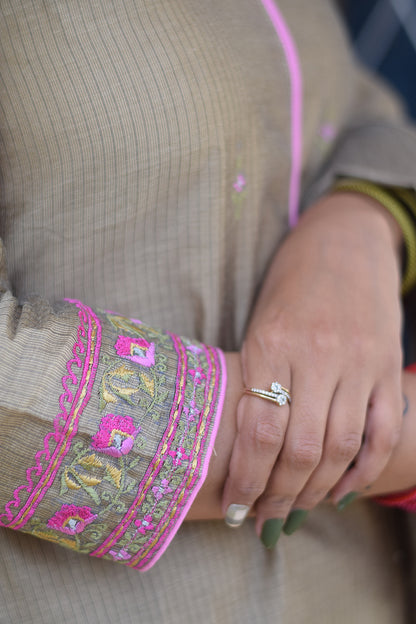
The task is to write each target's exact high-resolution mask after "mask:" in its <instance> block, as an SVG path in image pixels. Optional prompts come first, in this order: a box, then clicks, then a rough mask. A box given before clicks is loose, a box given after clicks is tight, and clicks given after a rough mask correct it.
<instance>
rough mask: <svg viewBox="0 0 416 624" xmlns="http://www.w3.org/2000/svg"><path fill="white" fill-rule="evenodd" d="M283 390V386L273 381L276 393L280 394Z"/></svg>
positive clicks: (273, 390) (273, 388) (273, 389)
mask: <svg viewBox="0 0 416 624" xmlns="http://www.w3.org/2000/svg"><path fill="white" fill-rule="evenodd" d="M281 391H282V386H281V385H280V384H279V383H278V382H277V381H274V382H273V383H272V392H275V393H276V394H280V393H281Z"/></svg>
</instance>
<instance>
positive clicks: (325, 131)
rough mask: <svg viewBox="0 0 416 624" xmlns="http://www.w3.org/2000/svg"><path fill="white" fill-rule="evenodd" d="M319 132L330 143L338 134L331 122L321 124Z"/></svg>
mask: <svg viewBox="0 0 416 624" xmlns="http://www.w3.org/2000/svg"><path fill="white" fill-rule="evenodd" d="M319 134H320V135H321V137H322V138H323V140H324V141H326V142H327V143H330V142H331V141H333V140H334V139H335V137H336V135H337V132H336V130H335V128H334V126H333V124H331V123H325V124H323V125H322V126H321V128H320V130H319Z"/></svg>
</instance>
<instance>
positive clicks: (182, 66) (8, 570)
mask: <svg viewBox="0 0 416 624" xmlns="http://www.w3.org/2000/svg"><path fill="white" fill-rule="evenodd" d="M273 7H277V8H278V9H279V10H280V11H281V13H280V12H279V11H278V12H277V13H276V12H274V11H273ZM0 17H1V19H0V58H1V83H0V84H1V140H2V148H1V155H0V158H1V161H0V163H1V220H0V231H1V238H2V240H3V243H4V247H5V249H6V253H7V264H8V285H5V278H4V277H3V285H4V294H3V297H2V300H1V305H0V311H1V323H0V335H1V347H2V353H3V357H2V358H1V365H0V366H1V375H0V377H1V396H0V407H1V410H0V423H1V431H0V466H1V473H2V482H1V484H0V502H1V504H2V508H4V506H5V504H6V503H7V502H8V501H10V500H12V493H13V491H14V490H15V488H16V486H17V485H18V484H19V483H22V481H20V482H19V480H18V479H20V478H22V475H23V476H24V475H25V471H26V470H27V469H28V467H30V466H32V465H33V458H34V457H35V455H36V453H37V452H39V449H42V445H43V440H44V427H45V426H47V424H48V422H49V420H50V419H53V417H54V415H56V404H57V401H58V398H59V390H60V383H61V379H62V375H63V374H64V372H65V365H66V363H67V359H65V353H64V349H65V348H64V347H62V346H61V343H62V342H63V339H62V336H64V337H65V339H67V340H69V339H68V336H69V335H71V332H72V333H73V332H74V328H75V329H76V327H77V325H76V323H77V322H78V317H77V316H75V315H74V314H72V316H71V313H70V312H64V313H63V315H62V313H60V314H59V315H58V317H57V316H56V315H55V313H53V312H52V311H51V309H50V308H49V307H48V304H47V303H46V302H49V303H50V304H52V305H54V304H55V303H56V302H57V301H58V300H60V299H62V298H69V299H76V300H80V301H82V302H83V303H84V304H85V306H88V309H90V308H91V309H93V310H96V309H104V310H116V311H118V312H120V313H122V314H124V315H126V316H131V317H134V318H137V317H139V318H140V319H141V320H142V321H145V322H147V323H150V324H151V325H152V326H155V327H162V328H164V329H166V330H169V331H171V332H175V333H176V334H180V335H183V336H188V337H189V338H191V339H192V340H201V341H203V342H205V343H208V344H213V345H215V346H218V347H221V348H222V349H224V350H237V349H238V348H239V347H240V345H241V342H242V339H243V336H244V328H245V325H246V323H247V319H248V317H249V313H250V309H251V306H252V304H253V301H254V298H255V294H256V291H257V289H258V287H259V284H260V283H261V279H262V276H263V274H264V271H265V268H266V266H267V262H268V261H269V260H270V258H271V256H272V254H273V251H274V249H275V248H276V246H277V245H278V244H279V241H280V240H281V239H282V237H283V236H284V235H285V233H286V232H287V229H288V212H289V210H292V211H293V209H294V207H295V206H296V201H297V196H298V194H299V193H300V195H301V197H302V198H303V203H304V205H305V206H306V205H307V204H308V203H310V202H311V201H312V200H313V199H314V198H316V197H317V196H319V195H320V194H321V193H323V192H324V191H325V190H326V189H327V188H328V186H329V185H330V183H331V181H332V180H333V178H334V176H335V175H337V174H341V175H351V176H359V177H363V178H368V179H372V180H375V181H379V182H384V183H392V184H397V185H403V186H410V187H413V188H415V186H416V165H415V163H416V134H415V132H414V131H411V130H409V129H408V128H406V127H405V126H404V125H403V124H402V122H401V121H399V119H400V117H399V113H398V112H397V107H396V104H395V102H394V101H393V99H392V98H391V97H390V96H389V95H387V94H386V93H385V92H384V91H381V90H379V88H378V86H377V85H375V84H374V83H373V82H372V81H371V80H369V79H368V78H364V77H363V76H362V75H361V73H358V71H357V69H356V68H355V66H354V64H353V62H352V60H351V56H350V52H349V50H348V48H347V45H346V42H345V37H344V35H343V33H342V31H341V29H340V26H339V24H338V20H337V17H336V15H335V13H334V12H333V9H332V8H331V5H330V3H329V2H328V1H326V0H314V2H310V1H308V0H281V1H279V2H278V3H276V4H273V3H272V2H267V1H266V0H265V1H264V2H262V1H261V0H209V1H207V2H199V1H197V0H176V1H175V2H166V1H165V2H161V1H157V0H155V1H150V0H145V1H144V2H138V0H120V1H118V2H114V3H113V2H110V1H108V2H107V1H106V2H93V1H92V0H83V1H77V0H65V1H61V0H51V1H50V2H47V3H45V2H41V1H40V0H1V2H0ZM293 46H295V47H293ZM300 148H301V151H300ZM7 288H9V289H10V291H11V292H12V293H13V295H15V296H16V297H17V300H18V302H19V303H20V304H23V303H24V302H25V301H26V300H27V299H28V298H30V301H31V303H30V304H29V305H28V306H24V307H23V313H22V314H21V316H19V315H20V312H19V310H20V309H19V308H18V309H17V310H14V308H13V305H14V303H13V300H12V299H11V297H10V292H9V291H8V290H7ZM33 294H35V295H37V296H40V297H41V298H42V300H39V299H38V298H36V299H35V301H34V302H33V299H32V298H31V296H32V295H33ZM11 310H12V311H13V314H11ZM104 322H107V321H104V320H103V323H104ZM110 325H111V321H110ZM110 325H108V327H110ZM113 326H114V323H113ZM106 327H107V326H106ZM34 330H36V332H35V333H34ZM109 332H110V330H109V329H107V330H106V333H105V335H106V336H107V339H108V341H110V338H109V335H110V334H109ZM34 335H36V337H37V338H38V340H39V344H38V343H36V344H35V345H34V342H33V336H34ZM147 338H148V340H147V343H146V344H145V343H143V342H141V343H140V344H139V343H135V344H136V346H138V347H140V349H141V351H140V355H139V356H137V357H141V358H144V360H143V361H145V362H147V363H149V361H150V359H151V355H150V354H149V349H150V346H149V345H150V344H152V341H151V339H150V338H149V336H148V335H147ZM137 340H139V339H137ZM142 340H144V338H142ZM155 340H156V339H155ZM35 342H36V341H35ZM68 344H69V343H68ZM108 344H110V342H108ZM188 346H189V345H188ZM67 348H69V346H68V347H67ZM111 348H112V347H111V346H109V347H108V349H109V352H110V351H111ZM143 348H144V350H145V353H144V352H143ZM62 349H63V350H62ZM16 354H18V356H17V355H16ZM131 357H133V356H131ZM134 357H136V356H134ZM166 357H167V360H169V357H170V356H169V355H167V356H166ZM146 358H147V359H146ZM156 381H157V380H156ZM151 382H152V379H150V377H149V380H148V383H149V384H151ZM114 387H115V386H114ZM114 387H113V389H114ZM147 387H148V388H149V386H147ZM101 389H102V386H101ZM98 391H99V388H98V387H93V388H92V393H91V396H92V398H91V401H94V400H96V401H97V405H98V404H99V403H98V398H97V396H98ZM109 396H110V395H105V396H104V401H107V399H108V401H110V403H111V400H110V399H109ZM112 396H113V398H114V394H113V395H112ZM166 397H168V394H167V395H165V401H166V400H168V399H167V398H166ZM100 398H101V400H103V394H101V397H100ZM118 398H119V396H118ZM108 401H107V402H108ZM161 403H163V401H162V400H161ZM91 405H94V403H91ZM133 407H134V406H133ZM132 409H133V408H132ZM160 409H161V410H162V407H160ZM91 417H92V416H91ZM100 418H101V416H97V423H99V422H100ZM22 419H23V420H22ZM48 419H49V420H48ZM156 420H157V418H156V417H155V421H156ZM21 422H24V426H22V425H21ZM125 422H127V421H125ZM45 423H46V425H45ZM127 425H128V426H129V427H130V429H128V427H127ZM103 427H104V425H103ZM132 427H133V425H132V423H131V422H130V421H129V422H128V423H127V424H126V429H125V433H126V436H127V435H130V437H132V438H133V437H134V438H135V443H137V440H138V432H137V431H138V430H137V427H136V428H134V432H135V433H133V429H132ZM29 429H30V431H29ZM119 429H120V428H119ZM100 430H101V429H100ZM129 432H130V433H129ZM90 433H91V435H92V434H93V433H94V432H93V431H91V432H90ZM95 435H96V436H97V435H98V434H97V432H96V433H95ZM152 435H153V438H154V439H153V445H154V448H157V439H155V438H156V436H157V428H156V430H155V429H152ZM94 439H95V440H96V442H95V444H96V447H97V445H98V442H97V440H98V438H97V437H96V438H94ZM125 439H126V438H125ZM125 439H124V441H125ZM112 448H113V447H112ZM114 448H115V447H114ZM124 448H125V449H126V448H127V447H124ZM113 452H114V453H115V451H113ZM120 452H121V451H120ZM90 456H91V455H90ZM88 461H93V460H88ZM99 461H101V460H99ZM31 462H32V463H31ZM113 468H114V466H113ZM31 474H33V473H31ZM62 474H63V476H62V475H61V477H60V478H61V483H63V482H64V481H65V472H63V473H62ZM66 477H68V478H69V482H68V481H66V482H65V485H64V486H62V487H64V488H65V487H66V491H65V495H68V493H69V494H70V493H71V491H73V499H72V500H71V503H72V504H74V505H76V504H78V502H79V498H78V497H79V488H78V489H77V483H75V486H71V485H70V484H71V483H74V479H73V478H71V474H70V473H68V472H67V473H66ZM72 477H73V475H72ZM120 478H121V477H120ZM62 479H63V481H62ZM117 479H118V476H117V473H116V472H114V471H113V472H111V471H110V473H109V475H108V479H107V481H108V482H109V483H110V482H111V480H112V483H111V486H112V487H113V488H116V487H117ZM78 485H79V483H78ZM87 485H88V484H87ZM92 485H94V484H91V486H92ZM84 486H85V482H84ZM84 486H83V487H82V488H81V489H83V492H84V491H85V487H84ZM62 487H61V490H59V488H58V485H57V489H56V492H57V495H59V492H62V491H63V490H62ZM91 509H92V508H91ZM8 510H9V511H13V507H12V506H10V505H9V507H8ZM93 511H94V510H93ZM93 511H91V512H90V514H91V515H90V516H89V517H87V516H86V517H84V518H83V519H81V520H78V522H81V523H82V522H83V523H84V524H85V525H86V524H88V523H89V522H90V520H91V518H92V516H93V515H97V514H96V513H95V512H94V513H93ZM2 517H3V519H4V516H2ZM34 517H36V514H35V515H34ZM56 522H57V521H56ZM56 522H55V524H56ZM52 525H53V523H52ZM52 525H51V524H50V525H49V528H48V530H52V528H53V526H52ZM16 526H17V528H19V526H18V523H17V525H16ZM74 526H75V525H74ZM79 526H80V525H78V527H79ZM91 526H92V520H91ZM51 527H52V528H51ZM35 529H36V526H35ZM402 529H403V526H402V524H399V523H398V519H397V517H396V515H395V514H394V513H392V512H389V511H386V510H382V509H379V508H377V507H376V506H374V505H372V504H359V505H356V506H355V508H354V509H351V510H348V511H346V512H344V513H343V514H338V513H337V512H335V511H332V510H330V509H326V510H317V511H315V512H313V513H312V514H311V515H310V520H309V521H308V523H307V524H306V526H305V528H303V529H302V531H300V532H299V533H297V534H296V535H295V536H293V537H291V538H290V539H288V538H283V539H282V540H281V541H280V543H279V546H278V548H277V549H276V551H275V552H266V551H265V550H264V549H263V548H262V547H261V545H260V543H259V541H258V539H257V538H256V537H255V534H254V530H253V526H252V525H251V522H248V523H247V525H246V526H245V527H244V528H242V529H241V530H239V531H235V532H230V531H229V530H227V529H226V528H225V527H224V525H223V524H222V523H221V522H209V523H208V522H207V523H205V522H201V523H193V524H185V525H183V526H182V528H181V529H180V530H179V533H178V534H177V535H176V537H175V539H174V541H173V542H172V544H171V545H170V546H169V548H168V550H167V551H166V553H165V554H164V555H163V557H162V558H161V559H160V561H158V562H157V563H156V565H155V566H154V567H153V568H152V569H151V570H150V571H148V572H146V573H145V574H141V573H140V572H137V571H135V570H131V569H129V568H128V567H126V566H124V565H120V564H119V563H114V562H112V561H103V560H100V559H94V558H92V557H88V556H86V555H83V554H79V553H77V552H73V551H71V550H65V549H63V548H62V547H60V546H57V545H55V544H52V543H50V542H49V541H44V540H41V539H38V538H35V537H32V536H30V535H25V534H23V533H21V532H16V531H12V530H10V529H6V528H4V529H1V530H0V621H1V622H2V623H3V622H4V623H9V622H11V623H13V624H14V623H16V624H17V623H19V624H20V623H22V624H23V623H29V622H35V623H37V624H55V623H56V622H65V623H67V622H68V623H69V622H78V621H79V622H81V621H82V622H86V623H91V624H92V623H96V622H106V623H107V622H108V623H109V624H110V623H116V622H120V623H122V624H129V623H133V622H144V623H147V622H166V623H170V622H172V623H176V622H178V623H179V622H181V623H184V622H189V623H193V622H204V623H205V622H207V623H211V622H212V623H214V622H220V623H234V622H277V623H282V624H292V623H293V624H299V623H303V622H304V623H308V624H309V623H314V622H319V623H322V622H328V623H331V624H332V623H333V622H337V623H344V622H345V623H347V622H348V623H350V622H366V623H370V622H374V623H375V622H377V624H381V623H386V624H391V622H404V621H406V620H405V617H406V613H405V585H406V583H405V582H404V578H403V576H404V566H403V559H404V551H403V549H404V545H403V530H402ZM22 530H24V529H22ZM74 531H75V529H74ZM32 532H36V531H35V530H34V529H33V530H32ZM46 532H47V531H46ZM44 533H45V531H44ZM67 535H69V533H67ZM67 545H68V544H67Z"/></svg>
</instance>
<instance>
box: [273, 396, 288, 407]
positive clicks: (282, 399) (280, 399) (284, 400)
mask: <svg viewBox="0 0 416 624" xmlns="http://www.w3.org/2000/svg"><path fill="white" fill-rule="evenodd" d="M276 401H277V402H278V403H279V405H286V403H287V396H286V395H285V394H279V396H278V397H276Z"/></svg>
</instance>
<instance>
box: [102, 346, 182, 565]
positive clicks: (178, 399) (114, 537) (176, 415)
mask: <svg viewBox="0 0 416 624" xmlns="http://www.w3.org/2000/svg"><path fill="white" fill-rule="evenodd" d="M169 335H170V336H171V339H172V343H173V346H174V349H175V351H176V353H177V356H178V364H177V372H176V389H175V396H174V398H173V401H172V408H171V410H170V414H169V420H168V424H167V427H166V430H165V433H164V435H163V437H162V439H161V441H160V443H159V446H158V448H157V450H156V452H155V455H154V458H153V460H152V461H151V462H150V464H149V466H148V467H147V470H146V473H145V475H144V477H143V479H142V481H141V483H140V485H139V488H138V492H137V495H136V498H135V500H134V501H133V503H132V505H131V506H130V508H129V510H128V511H127V513H126V515H125V516H124V518H123V520H122V521H121V522H120V524H119V525H118V526H117V527H116V528H115V529H114V531H112V533H110V535H109V536H108V537H107V538H106V539H105V540H104V542H103V543H102V544H101V545H100V546H99V547H98V548H97V549H96V550H94V552H92V553H91V554H92V555H93V556H95V557H103V556H104V555H105V554H106V553H107V552H108V550H109V549H110V548H111V547H112V546H113V545H114V544H115V543H116V542H117V541H118V540H119V539H120V538H121V537H122V536H123V535H124V533H125V532H126V531H127V529H128V528H129V526H130V524H131V522H132V521H133V520H134V519H135V516H136V514H137V510H138V507H139V506H140V503H141V501H143V499H144V498H145V496H146V494H147V492H148V491H149V490H151V487H152V486H153V483H154V482H155V480H156V478H157V476H158V474H159V472H160V470H161V469H162V467H163V463H164V461H165V458H166V456H167V454H168V453H169V450H170V447H171V445H172V443H173V440H174V437H175V433H176V430H177V427H178V424H179V421H180V414H181V412H182V408H183V403H184V399H185V383H184V371H186V365H187V356H186V352H185V349H184V346H183V343H182V341H181V340H180V338H179V336H175V334H169Z"/></svg>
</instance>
